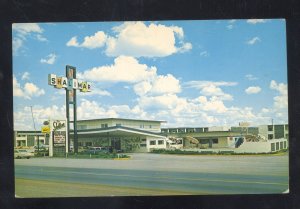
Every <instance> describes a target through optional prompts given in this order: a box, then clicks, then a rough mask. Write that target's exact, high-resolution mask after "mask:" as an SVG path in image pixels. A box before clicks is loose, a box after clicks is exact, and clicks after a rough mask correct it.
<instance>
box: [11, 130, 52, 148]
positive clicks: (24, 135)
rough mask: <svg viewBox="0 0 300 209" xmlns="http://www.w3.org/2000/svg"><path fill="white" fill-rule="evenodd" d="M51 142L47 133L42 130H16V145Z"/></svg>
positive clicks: (27, 145) (29, 145)
mask: <svg viewBox="0 0 300 209" xmlns="http://www.w3.org/2000/svg"><path fill="white" fill-rule="evenodd" d="M37 140H39V143H40V144H49V140H48V138H47V137H46V134H44V133H42V132H41V131H15V132H14V146H15V147H33V146H36V145H37V144H38V141H37Z"/></svg>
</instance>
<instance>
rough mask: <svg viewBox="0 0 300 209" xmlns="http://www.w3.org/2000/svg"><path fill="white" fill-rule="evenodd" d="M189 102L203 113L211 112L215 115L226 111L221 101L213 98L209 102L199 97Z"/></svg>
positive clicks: (205, 98)
mask: <svg viewBox="0 0 300 209" xmlns="http://www.w3.org/2000/svg"><path fill="white" fill-rule="evenodd" d="M191 101H193V102H194V104H198V105H199V106H198V108H200V109H201V110H204V111H213V112H216V113H224V112H226V111H227V108H226V107H225V105H224V103H223V101H222V100H220V99H219V98H218V97H215V96H213V97H211V98H210V99H209V100H208V99H207V97H205V96H199V97H198V98H196V99H194V100H191Z"/></svg>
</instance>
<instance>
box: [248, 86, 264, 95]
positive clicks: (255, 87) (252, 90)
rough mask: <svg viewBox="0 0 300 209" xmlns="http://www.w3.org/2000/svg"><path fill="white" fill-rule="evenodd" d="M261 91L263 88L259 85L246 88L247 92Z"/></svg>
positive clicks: (255, 92)
mask: <svg viewBox="0 0 300 209" xmlns="http://www.w3.org/2000/svg"><path fill="white" fill-rule="evenodd" d="M260 91H261V88H260V87H259V86H250V87H248V88H247V89H246V90H245V92H246V93H247V94H257V93H259V92H260Z"/></svg>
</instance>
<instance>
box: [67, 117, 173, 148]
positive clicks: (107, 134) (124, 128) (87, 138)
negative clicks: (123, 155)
mask: <svg viewBox="0 0 300 209" xmlns="http://www.w3.org/2000/svg"><path fill="white" fill-rule="evenodd" d="M164 122H165V121H155V120H136V119H123V118H103V119H93V120H79V121H77V127H78V131H77V134H78V145H79V146H105V147H112V148H113V149H116V150H123V151H125V152H149V151H150V150H151V149H157V148H166V147H167V141H166V137H165V136H163V135H162V134H161V123H164ZM70 138H71V140H73V138H74V136H73V133H72V132H71V135H70Z"/></svg>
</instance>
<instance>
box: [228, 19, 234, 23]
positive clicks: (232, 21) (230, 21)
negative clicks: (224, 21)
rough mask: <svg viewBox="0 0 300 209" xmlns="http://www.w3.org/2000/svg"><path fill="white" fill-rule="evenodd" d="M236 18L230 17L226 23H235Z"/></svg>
mask: <svg viewBox="0 0 300 209" xmlns="http://www.w3.org/2000/svg"><path fill="white" fill-rule="evenodd" d="M235 22H236V20H235V19H232V20H229V21H228V23H235Z"/></svg>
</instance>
